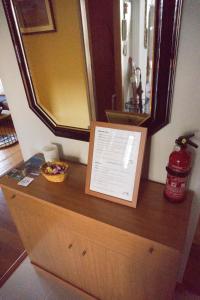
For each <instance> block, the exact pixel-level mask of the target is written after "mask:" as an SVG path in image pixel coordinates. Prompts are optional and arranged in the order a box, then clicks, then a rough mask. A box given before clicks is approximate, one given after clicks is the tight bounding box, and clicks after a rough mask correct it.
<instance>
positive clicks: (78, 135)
mask: <svg viewBox="0 0 200 300" xmlns="http://www.w3.org/2000/svg"><path fill="white" fill-rule="evenodd" d="M2 2H3V5H4V10H5V14H6V17H7V21H8V25H9V29H10V33H11V36H12V40H13V44H14V48H15V52H16V56H17V60H18V64H19V68H20V71H21V75H22V79H23V83H24V87H25V91H26V94H27V99H28V103H29V106H30V108H31V109H32V110H33V112H34V113H35V114H36V115H37V116H38V117H39V118H40V119H41V120H42V121H43V122H44V123H45V124H46V125H47V126H48V128H49V129H50V130H51V131H52V132H53V133H54V134H55V135H58V136H63V137H68V138H72V139H77V140H79V139H80V140H84V141H88V140H89V129H88V126H89V124H90V121H91V120H95V119H96V120H98V121H109V122H115V123H129V124H135V125H142V126H147V127H148V132H149V133H150V134H153V133H155V132H156V131H158V130H159V129H160V128H162V127H163V126H165V125H166V124H168V123H169V120H170V112H171V103H172V96H173V87H174V79H175V70H176V60H177V53H178V39H179V32H180V24H181V22H180V20H181V11H182V0H172V1H168V0H101V1H99V0H70V1H66V0H2ZM89 38H90V39H89ZM91 62H92V64H91ZM91 66H92V68H91ZM94 91H95V99H94Z"/></svg>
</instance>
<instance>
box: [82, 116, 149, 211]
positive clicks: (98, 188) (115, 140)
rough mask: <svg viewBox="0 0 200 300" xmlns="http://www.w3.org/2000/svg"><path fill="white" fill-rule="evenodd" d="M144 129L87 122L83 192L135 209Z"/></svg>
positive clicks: (143, 148) (144, 139)
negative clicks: (88, 128) (88, 140)
mask: <svg viewBox="0 0 200 300" xmlns="http://www.w3.org/2000/svg"><path fill="white" fill-rule="evenodd" d="M146 137H147V129H146V128H144V127H138V126H130V125H122V124H112V123H104V122H96V121H93V122H92V123H91V131H90V143H89V153H88V165H87V173H86V185H85V193H86V194H89V195H92V196H95V197H99V198H102V199H105V200H109V201H112V202H115V203H118V204H122V205H126V206H129V207H134V208H136V205H137V198H138V191H139V184H140V177H141V171H142V163H143V158H144V150H145V143H146Z"/></svg>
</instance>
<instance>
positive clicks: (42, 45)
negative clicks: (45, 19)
mask: <svg viewBox="0 0 200 300" xmlns="http://www.w3.org/2000/svg"><path fill="white" fill-rule="evenodd" d="M52 6H53V13H54V18H55V23H56V29H57V31H56V32H50V33H41V34H33V35H23V41H24V45H25V49H26V55H27V58H28V62H29V67H30V71H31V74H32V79H33V82H34V87H37V90H36V93H37V96H38V99H39V100H38V102H39V103H40V104H41V106H42V107H45V108H46V110H47V111H48V112H49V114H50V115H53V117H54V119H55V121H56V122H57V123H58V124H63V125H67V126H73V127H80V128H88V125H89V111H88V102H87V101H88V100H87V80H86V69H85V68H86V67H85V58H84V48H83V39H82V31H81V20H80V8H79V1H78V0H52Z"/></svg>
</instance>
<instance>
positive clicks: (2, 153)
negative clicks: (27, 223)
mask: <svg viewBox="0 0 200 300" xmlns="http://www.w3.org/2000/svg"><path fill="white" fill-rule="evenodd" d="M21 161H22V154H21V151H20V147H19V145H18V144H16V145H14V146H12V147H9V148H6V149H3V150H0V176H1V175H2V174H4V173H5V172H7V171H8V170H10V169H11V168H13V167H14V166H16V165H17V164H18V163H19V162H21ZM23 252H24V247H23V245H22V242H21V240H20V238H19V235H18V233H17V229H16V227H15V225H14V223H13V221H12V218H11V216H10V212H9V209H8V206H7V204H6V202H5V199H4V197H3V195H2V191H1V190H0V284H2V283H3V282H4V281H5V279H6V277H7V275H8V273H7V275H6V276H5V277H4V275H5V274H6V272H7V271H8V270H9V268H10V267H11V266H13V264H14V263H15V261H16V260H17V259H18V258H19V257H20V255H22V253H23ZM13 267H14V266H13Z"/></svg>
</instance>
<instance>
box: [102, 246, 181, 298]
mask: <svg viewBox="0 0 200 300" xmlns="http://www.w3.org/2000/svg"><path fill="white" fill-rule="evenodd" d="M146 242H147V251H146V253H145V252H144V251H143V250H142V249H141V251H135V253H133V256H132V257H131V256H130V257H127V256H124V255H122V254H119V253H116V252H113V251H110V250H107V253H106V254H107V255H106V261H107V265H106V277H107V280H106V282H107V286H106V289H107V290H106V297H105V300H121V299H126V300H133V299H134V300H152V299H162V300H170V299H172V295H173V292H174V288H175V284H176V272H175V271H174V266H176V265H177V254H176V253H173V252H171V249H169V252H168V250H167V249H166V247H164V248H163V249H162V245H158V248H157V249H156V250H154V251H155V253H151V252H148V251H149V249H151V248H149V245H148V244H149V243H150V242H149V241H148V240H147V241H146ZM159 246H160V247H161V248H160V249H159ZM151 251H152V249H151ZM156 252H157V253H156Z"/></svg>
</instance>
